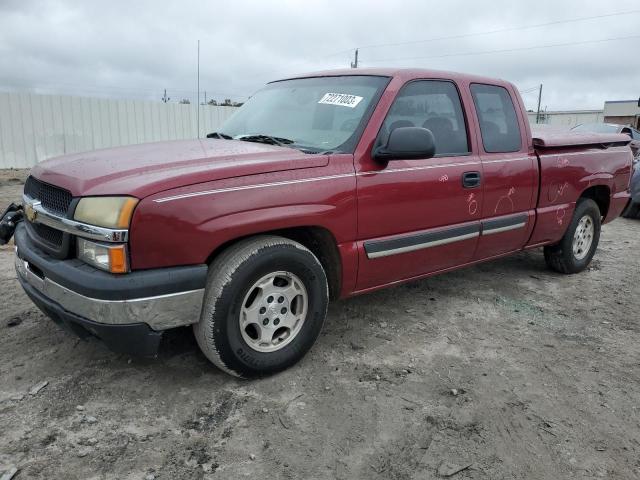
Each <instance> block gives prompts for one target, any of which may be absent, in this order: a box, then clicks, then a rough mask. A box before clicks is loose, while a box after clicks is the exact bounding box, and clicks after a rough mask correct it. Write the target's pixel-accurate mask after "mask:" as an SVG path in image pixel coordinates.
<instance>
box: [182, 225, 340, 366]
mask: <svg viewBox="0 0 640 480" xmlns="http://www.w3.org/2000/svg"><path fill="white" fill-rule="evenodd" d="M328 301H329V292H328V285H327V279H326V275H325V272H324V269H323V268H322V265H321V264H320V262H319V261H318V259H317V258H316V257H315V255H313V253H311V252H310V251H309V250H308V249H307V248H305V247H304V246H302V245H301V244H299V243H297V242H294V241H291V240H288V239H285V238H281V237H275V236H260V237H254V238H251V239H248V240H244V241H241V242H239V243H237V244H236V245H233V246H231V247H230V248H229V249H227V250H225V251H224V252H223V253H222V254H221V255H220V256H219V257H218V258H217V259H216V260H215V261H214V262H213V263H212V264H211V266H210V267H209V278H208V280H207V288H206V292H205V300H204V305H203V309H202V314H201V317H200V321H199V322H198V323H197V324H196V325H194V332H195V336H196V340H197V341H198V345H199V346H200V348H201V350H202V352H203V353H204V354H205V355H206V357H207V358H208V359H209V360H211V361H212V362H213V363H214V364H215V365H216V366H218V367H219V368H221V369H222V370H224V371H225V372H227V373H230V374H232V375H235V376H239V377H246V378H250V377H257V376H262V375H267V374H270V373H275V372H278V371H280V370H283V369H285V368H287V367H289V366H291V365H293V364H294V363H296V362H297V361H298V360H300V359H301V358H302V357H303V356H304V355H305V353H306V352H307V351H308V350H309V349H310V348H311V346H312V345H313V343H314V342H315V340H316V338H317V337H318V335H319V333H320V330H321V329H322V325H323V323H324V319H325V317H326V312H327V304H328Z"/></svg>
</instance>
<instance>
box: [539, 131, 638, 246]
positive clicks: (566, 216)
mask: <svg viewBox="0 0 640 480" xmlns="http://www.w3.org/2000/svg"><path fill="white" fill-rule="evenodd" d="M532 137H533V146H534V148H535V150H536V155H537V157H538V167H539V175H540V183H539V185H540V187H539V193H538V204H537V209H536V213H537V220H536V227H535V229H534V232H533V235H532V237H531V239H530V242H529V245H530V246H531V245H538V244H544V243H549V242H556V241H558V240H559V239H560V238H561V237H562V235H563V234H564V232H565V230H566V228H567V222H569V221H570V220H571V217H572V215H573V211H574V209H575V206H576V202H577V200H578V198H579V197H580V195H581V194H583V192H585V191H587V190H590V193H589V194H590V195H593V196H594V197H595V196H602V198H607V199H608V198H610V199H611V200H610V204H609V208H608V210H607V211H604V212H602V214H603V223H606V222H609V221H611V220H613V219H614V218H616V217H617V216H619V215H620V212H621V211H622V209H623V208H624V206H625V204H626V202H627V199H628V195H629V194H628V187H629V185H628V182H629V176H630V172H631V161H632V156H631V151H630V150H629V147H628V146H627V145H628V144H629V141H630V138H629V137H628V136H627V135H621V134H600V133H573V132H561V131H548V130H538V131H534V132H532Z"/></svg>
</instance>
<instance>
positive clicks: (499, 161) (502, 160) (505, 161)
mask: <svg viewBox="0 0 640 480" xmlns="http://www.w3.org/2000/svg"><path fill="white" fill-rule="evenodd" d="M532 158H535V157H533V156H531V157H517V158H502V159H500V160H498V159H496V160H482V163H507V162H519V161H521V160H531V159H532Z"/></svg>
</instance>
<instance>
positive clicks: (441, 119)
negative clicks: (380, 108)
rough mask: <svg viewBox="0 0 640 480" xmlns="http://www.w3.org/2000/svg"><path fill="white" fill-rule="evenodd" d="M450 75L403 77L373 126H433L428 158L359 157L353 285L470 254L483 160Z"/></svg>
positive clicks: (362, 286)
mask: <svg viewBox="0 0 640 480" xmlns="http://www.w3.org/2000/svg"><path fill="white" fill-rule="evenodd" d="M462 98H464V101H465V103H467V102H469V101H470V100H469V98H468V96H466V95H465V97H461V95H460V92H459V89H458V86H457V85H456V84H455V83H454V82H452V81H448V80H416V81H411V82H408V83H407V84H406V85H404V86H403V87H402V88H401V90H400V91H399V93H398V95H397V96H396V98H395V100H394V102H393V104H392V105H391V107H390V109H389V111H388V113H387V116H386V118H385V120H384V122H383V124H382V127H381V129H380V131H379V133H378V139H377V142H385V141H386V138H387V137H388V135H389V133H390V132H391V131H392V130H393V129H395V128H400V127H407V126H414V127H424V128H428V129H429V130H431V132H432V133H433V135H434V138H435V143H436V155H435V157H433V158H429V159H420V160H393V161H389V162H388V163H387V164H386V165H385V164H381V163H380V162H377V161H375V160H373V159H371V158H363V159H361V162H360V164H358V163H357V162H356V168H357V169H358V170H359V171H358V172H357V192H358V199H357V201H358V237H359V242H358V247H359V258H360V261H359V268H358V279H357V290H367V289H370V288H374V287H377V286H382V285H385V284H389V283H393V282H396V281H401V280H406V279H410V278H413V277H419V276H421V275H424V274H428V273H432V272H437V271H440V270H445V269H447V268H450V267H453V266H458V265H462V264H465V263H467V262H470V261H471V260H472V258H473V257H474V254H475V250H476V246H477V242H478V236H479V234H480V215H481V212H482V185H481V183H482V165H481V162H480V159H479V158H478V156H477V155H476V153H475V152H474V150H475V138H472V136H471V135H470V134H469V129H468V126H467V123H466V120H465V116H464V114H463V112H464V110H463V100H462Z"/></svg>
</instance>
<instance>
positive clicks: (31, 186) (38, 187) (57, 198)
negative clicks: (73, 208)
mask: <svg viewBox="0 0 640 480" xmlns="http://www.w3.org/2000/svg"><path fill="white" fill-rule="evenodd" d="M24 193H25V195H27V196H29V197H31V198H33V199H35V200H39V201H40V202H41V203H42V206H43V207H44V208H46V209H47V210H50V211H52V212H55V213H58V214H61V215H66V214H67V211H68V210H69V205H71V200H72V196H71V193H70V192H68V191H67V190H64V189H62V188H59V187H54V186H53V185H49V184H48V183H44V182H41V181H40V180H37V179H35V178H33V177H29V178H27V181H26V183H25V185H24Z"/></svg>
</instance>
